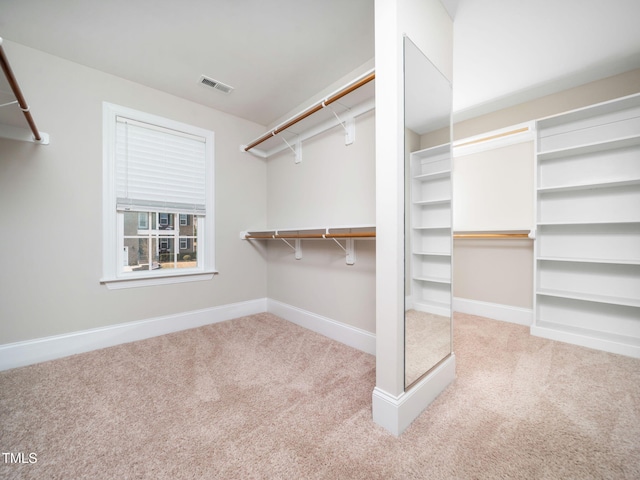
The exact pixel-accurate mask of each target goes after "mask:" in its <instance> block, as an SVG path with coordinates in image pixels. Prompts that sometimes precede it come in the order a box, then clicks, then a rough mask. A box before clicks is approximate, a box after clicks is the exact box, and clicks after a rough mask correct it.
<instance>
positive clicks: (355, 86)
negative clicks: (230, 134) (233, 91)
mask: <svg viewBox="0 0 640 480" xmlns="http://www.w3.org/2000/svg"><path fill="white" fill-rule="evenodd" d="M374 78H376V73H375V72H371V73H370V74H369V75H367V76H365V77H363V78H361V79H360V80H358V81H356V82H354V83H352V84H351V85H348V86H346V87H345V88H343V89H342V90H340V91H339V92H337V93H335V94H333V95H332V96H330V97H329V98H327V99H326V100H324V101H322V102H320V103H317V104H316V105H314V106H312V107H311V108H309V109H308V110H305V111H304V112H302V113H300V114H298V115H296V116H295V117H293V118H292V119H291V120H289V121H288V122H286V123H285V124H283V125H280V126H278V127H276V128H274V129H273V130H271V131H270V132H269V133H265V134H264V135H263V136H261V137H260V138H258V139H257V140H254V141H253V142H251V143H250V144H249V145H247V146H246V147H244V151H245V152H248V151H249V150H251V149H252V148H254V147H257V146H258V145H260V144H261V143H262V142H264V141H266V140H268V139H270V138H271V137H273V136H274V135H277V134H279V133H281V132H283V131H284V130H286V129H287V128H289V127H291V126H293V125H295V124H296V123H298V122H300V121H301V120H304V119H305V118H307V117H308V116H310V115H313V114H314V113H316V112H317V111H319V110H322V109H323V108H324V107H326V106H327V105H331V104H332V103H333V102H335V101H337V100H340V99H341V98H342V97H344V96H345V95H348V94H349V93H351V92H353V91H354V90H357V89H358V88H360V87H361V86H363V85H366V84H367V83H369V82H370V81H371V80H373V79H374Z"/></svg>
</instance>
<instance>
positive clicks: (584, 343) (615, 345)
mask: <svg viewBox="0 0 640 480" xmlns="http://www.w3.org/2000/svg"><path fill="white" fill-rule="evenodd" d="M531 335H535V336H536V337H542V338H548V339H549V340H555V341H558V342H564V343H570V344H572V345H579V346H581V347H587V348H593V349H596V350H602V351H604V352H609V353H617V354H618V355H626V356H627V357H633V358H640V345H637V344H635V345H634V344H633V343H625V342H623V341H616V340H612V339H609V338H603V337H598V336H597V334H596V333H594V334H593V335H588V334H586V333H578V332H571V331H567V330H564V329H562V328H561V327H560V328H554V327H553V325H544V326H540V325H532V326H531Z"/></svg>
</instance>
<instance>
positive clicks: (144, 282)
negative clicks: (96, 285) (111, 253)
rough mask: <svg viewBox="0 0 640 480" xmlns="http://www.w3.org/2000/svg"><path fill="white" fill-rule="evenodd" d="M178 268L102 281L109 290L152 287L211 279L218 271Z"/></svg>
mask: <svg viewBox="0 0 640 480" xmlns="http://www.w3.org/2000/svg"><path fill="white" fill-rule="evenodd" d="M174 270H176V272H175V273H173V274H164V275H156V276H152V275H147V276H144V277H143V276H139V277H134V276H131V277H128V278H124V277H123V278H117V279H115V280H112V279H102V280H100V283H102V284H103V285H106V287H107V288H108V289H109V290H120V289H122V288H133V287H150V286H153V285H169V284H172V283H186V282H198V281H201V280H211V279H213V276H214V275H216V274H217V273H218V272H217V271H215V270H214V271H212V272H202V271H191V272H189V271H186V272H185V271H184V270H186V269H183V268H180V269H174Z"/></svg>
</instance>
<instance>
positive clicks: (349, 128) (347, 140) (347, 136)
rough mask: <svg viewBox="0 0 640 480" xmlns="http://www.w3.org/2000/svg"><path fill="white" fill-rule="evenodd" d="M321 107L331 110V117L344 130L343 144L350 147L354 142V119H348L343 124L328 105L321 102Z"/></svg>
mask: <svg viewBox="0 0 640 480" xmlns="http://www.w3.org/2000/svg"><path fill="white" fill-rule="evenodd" d="M322 106H323V107H324V108H328V109H329V110H331V113H333V116H334V117H336V120H338V123H339V124H340V126H341V127H342V128H343V129H344V144H345V145H351V144H352V143H353V142H354V141H355V140H356V119H355V118H354V117H350V118H348V119H347V120H345V121H344V122H343V121H342V120H340V117H339V116H338V114H337V113H336V111H335V110H334V109H333V108H331V107H330V106H329V105H325V103H324V102H322Z"/></svg>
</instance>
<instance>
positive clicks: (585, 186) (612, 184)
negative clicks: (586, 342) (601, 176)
mask: <svg viewBox="0 0 640 480" xmlns="http://www.w3.org/2000/svg"><path fill="white" fill-rule="evenodd" d="M633 185H640V178H632V179H625V180H615V181H608V182H596V183H579V184H574V185H559V186H555V187H540V188H538V193H553V192H570V191H576V190H590V189H599V188H617V187H627V186H633Z"/></svg>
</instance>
